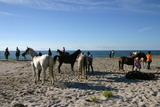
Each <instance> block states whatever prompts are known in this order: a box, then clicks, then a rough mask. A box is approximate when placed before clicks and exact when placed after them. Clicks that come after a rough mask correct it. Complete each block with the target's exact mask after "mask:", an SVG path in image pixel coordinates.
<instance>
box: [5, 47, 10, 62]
mask: <svg viewBox="0 0 160 107" xmlns="http://www.w3.org/2000/svg"><path fill="white" fill-rule="evenodd" d="M9 55H10V53H9V50H8V47H7V48H6V50H5V53H4V56H5V58H6V60H8V56H9Z"/></svg>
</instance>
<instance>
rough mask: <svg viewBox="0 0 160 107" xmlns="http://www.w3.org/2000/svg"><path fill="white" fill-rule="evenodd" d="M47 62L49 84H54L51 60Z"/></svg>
mask: <svg viewBox="0 0 160 107" xmlns="http://www.w3.org/2000/svg"><path fill="white" fill-rule="evenodd" d="M49 62H50V63H49V75H50V79H51V83H52V84H54V74H53V73H54V72H53V60H52V59H50V61H49Z"/></svg>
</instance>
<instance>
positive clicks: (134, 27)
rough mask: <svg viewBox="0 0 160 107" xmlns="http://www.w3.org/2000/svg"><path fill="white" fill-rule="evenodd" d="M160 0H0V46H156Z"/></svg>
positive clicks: (104, 47)
mask: <svg viewBox="0 0 160 107" xmlns="http://www.w3.org/2000/svg"><path fill="white" fill-rule="evenodd" d="M159 19H160V0H0V50H4V49H5V48H6V47H9V50H15V49H16V47H17V46H18V47H19V48H20V49H21V50H24V49H26V46H29V47H32V48H33V49H35V50H48V48H51V49H52V50H56V49H62V47H66V50H76V49H82V50H112V49H114V50H159V49H160V42H159V41H160V21H159Z"/></svg>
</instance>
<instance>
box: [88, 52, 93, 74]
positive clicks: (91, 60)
mask: <svg viewBox="0 0 160 107" xmlns="http://www.w3.org/2000/svg"><path fill="white" fill-rule="evenodd" d="M92 62H93V57H92V55H91V54H90V52H87V65H88V67H87V68H88V71H90V68H91V70H92V73H93V66H92Z"/></svg>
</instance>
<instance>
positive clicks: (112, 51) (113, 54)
mask: <svg viewBox="0 0 160 107" xmlns="http://www.w3.org/2000/svg"><path fill="white" fill-rule="evenodd" d="M114 54H115V52H114V50H112V58H114Z"/></svg>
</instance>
